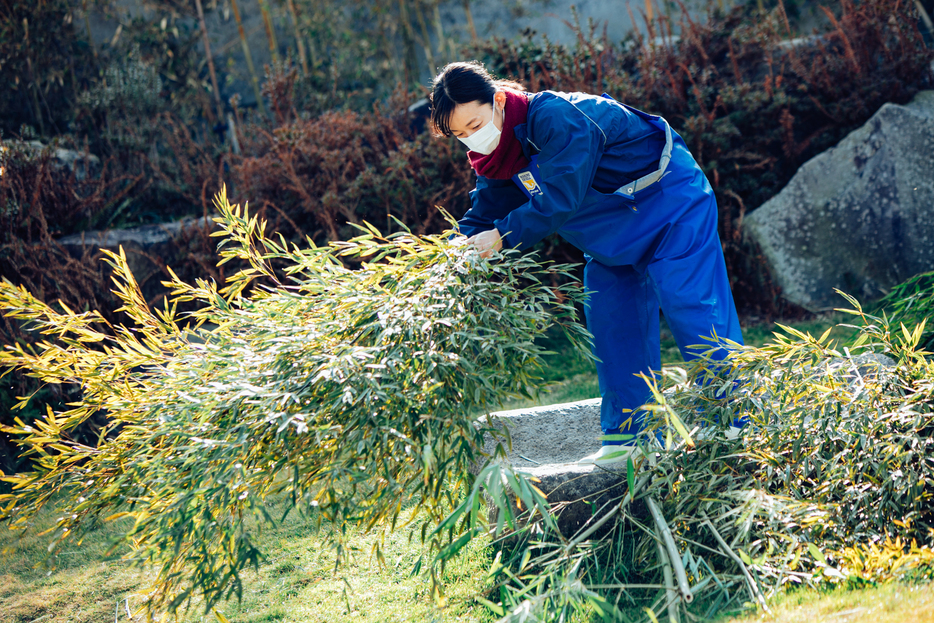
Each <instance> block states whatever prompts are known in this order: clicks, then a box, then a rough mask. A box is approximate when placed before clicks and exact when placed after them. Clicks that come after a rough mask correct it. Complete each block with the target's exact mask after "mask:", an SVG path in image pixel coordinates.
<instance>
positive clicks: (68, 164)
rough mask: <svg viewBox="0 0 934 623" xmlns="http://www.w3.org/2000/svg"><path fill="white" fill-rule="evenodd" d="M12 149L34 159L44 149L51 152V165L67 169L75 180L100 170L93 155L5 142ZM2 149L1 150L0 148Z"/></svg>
mask: <svg viewBox="0 0 934 623" xmlns="http://www.w3.org/2000/svg"><path fill="white" fill-rule="evenodd" d="M5 142H6V143H7V144H10V145H11V146H13V147H19V148H20V149H22V150H23V151H24V152H27V153H29V154H31V156H30V157H36V156H38V155H39V154H40V153H42V151H44V150H46V149H50V150H51V154H52V164H53V166H54V167H57V168H59V169H68V170H69V171H71V172H73V173H74V174H75V179H78V180H83V179H85V178H86V177H90V176H92V175H95V174H96V173H98V172H99V171H100V169H101V160H100V158H98V157H97V156H95V155H93V154H89V153H86V152H80V151H75V150H73V149H63V148H61V147H52V148H49V147H48V146H46V145H44V144H43V143H41V142H40V141H5ZM0 149H3V148H0Z"/></svg>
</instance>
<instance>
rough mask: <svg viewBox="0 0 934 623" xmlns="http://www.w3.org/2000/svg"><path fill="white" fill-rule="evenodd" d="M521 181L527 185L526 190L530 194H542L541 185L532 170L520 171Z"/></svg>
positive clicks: (532, 195)
mask: <svg viewBox="0 0 934 623" xmlns="http://www.w3.org/2000/svg"><path fill="white" fill-rule="evenodd" d="M519 181H520V182H522V185H523V186H525V190H526V192H528V193H529V196H531V197H534V196H535V195H541V194H542V188H541V186H539V185H538V182H536V181H535V177H534V176H533V175H532V174H531V173H530V172H528V171H521V172H519Z"/></svg>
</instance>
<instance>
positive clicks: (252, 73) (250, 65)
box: [230, 0, 266, 116]
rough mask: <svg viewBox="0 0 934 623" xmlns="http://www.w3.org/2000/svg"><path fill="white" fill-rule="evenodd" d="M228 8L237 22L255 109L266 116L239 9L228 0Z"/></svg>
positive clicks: (235, 1)
mask: <svg viewBox="0 0 934 623" xmlns="http://www.w3.org/2000/svg"><path fill="white" fill-rule="evenodd" d="M230 8H231V9H233V14H234V19H235V20H237V29H238V30H239V31H240V44H241V45H242V46H243V56H245V57H246V66H247V69H248V70H249V71H250V81H251V82H252V83H253V93H254V94H255V95H256V109H257V110H258V111H259V112H260V114H261V115H263V116H265V115H266V108H265V106H263V91H262V89H260V86H259V77H258V76H257V75H256V68H255V67H254V66H253V55H252V54H251V53H250V44H249V43H248V42H247V40H246V33H245V32H244V30H243V21H242V20H241V19H240V8H239V7H238V6H237V0H230Z"/></svg>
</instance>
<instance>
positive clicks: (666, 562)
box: [655, 539, 681, 623]
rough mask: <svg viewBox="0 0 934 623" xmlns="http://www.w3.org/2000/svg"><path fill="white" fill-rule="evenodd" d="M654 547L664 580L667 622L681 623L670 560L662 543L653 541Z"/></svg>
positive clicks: (657, 540) (656, 540)
mask: <svg viewBox="0 0 934 623" xmlns="http://www.w3.org/2000/svg"><path fill="white" fill-rule="evenodd" d="M655 547H656V548H657V549H658V559H659V560H660V561H661V563H662V576H664V578H665V595H667V597H668V598H667V599H666V600H665V601H666V602H667V603H668V621H669V623H681V615H680V614H679V613H678V600H679V599H678V591H677V590H676V589H675V583H674V581H673V580H672V577H671V559H670V558H669V557H668V554H667V553H665V548H664V547H662V542H661V540H659V539H655Z"/></svg>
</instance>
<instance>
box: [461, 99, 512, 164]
mask: <svg viewBox="0 0 934 623" xmlns="http://www.w3.org/2000/svg"><path fill="white" fill-rule="evenodd" d="M495 97H496V96H495V95H494V99H493V116H492V117H490V122H489V123H488V124H486V125H485V126H483V127H482V128H480V129H479V130H477V131H476V132H474V133H473V134H471V135H470V136H466V137H464V138H461V137H459V136H458V137H457V140H459V141H460V142H461V143H463V144H464V145H466V146H467V149H469V150H470V151H475V152H477V153H478V154H484V155H486V154H491V153H493V150H494V149H496V146H497V145H499V137H500V135H501V134H502V131H501V130H500V129H499V128H497V127H496V124H495V123H493V119H494V118H495V117H496V99H495ZM505 114H506V113H505V111H503V118H504V119H505Z"/></svg>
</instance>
